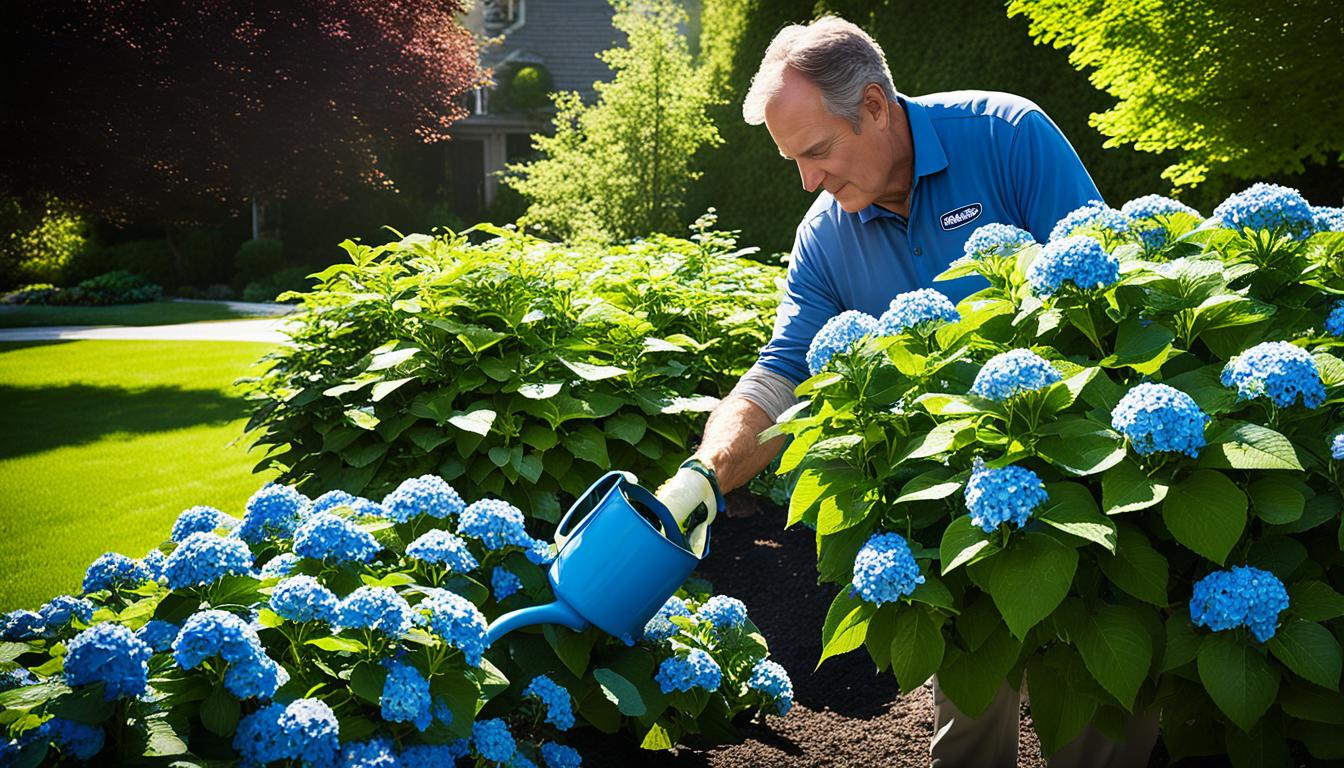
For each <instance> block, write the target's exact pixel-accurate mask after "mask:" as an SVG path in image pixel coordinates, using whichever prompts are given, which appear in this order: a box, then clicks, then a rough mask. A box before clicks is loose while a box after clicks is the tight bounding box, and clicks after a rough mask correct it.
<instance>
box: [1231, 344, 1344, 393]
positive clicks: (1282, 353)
mask: <svg viewBox="0 0 1344 768" xmlns="http://www.w3.org/2000/svg"><path fill="white" fill-rule="evenodd" d="M1222 382H1223V386H1225V387H1233V388H1235V389H1236V390H1237V397H1238V398H1239V399H1242V400H1250V399H1252V398H1256V397H1261V396H1264V397H1268V398H1269V399H1270V401H1271V402H1273V403H1274V404H1275V405H1277V406H1278V407H1280V408H1287V407H1289V406H1290V405H1292V404H1294V403H1296V402H1297V401H1298V400H1299V399H1300V400H1301V401H1302V405H1303V406H1305V407H1307V408H1316V407H1317V406H1319V405H1320V404H1321V402H1322V401H1324V400H1325V385H1324V384H1322V383H1321V374H1320V371H1318V370H1317V368H1316V361H1315V360H1313V359H1312V357H1311V354H1310V353H1308V352H1307V351H1306V350H1305V349H1302V348H1301V347H1298V346H1294V345H1293V344H1289V343H1288V342H1286V341H1266V342H1264V343H1262V344H1256V345H1255V346H1254V347H1251V348H1250V349H1248V350H1246V351H1245V352H1242V353H1241V354H1240V355H1237V356H1236V357H1234V358H1232V360H1231V361H1229V362H1228V364H1227V366H1226V367H1224V368H1223V375H1222Z"/></svg>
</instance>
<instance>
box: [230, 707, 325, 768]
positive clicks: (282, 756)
mask: <svg viewBox="0 0 1344 768" xmlns="http://www.w3.org/2000/svg"><path fill="white" fill-rule="evenodd" d="M233 748H234V749H235V750H236V751H237V752H238V754H239V756H240V757H241V758H242V764H243V765H244V766H264V765H268V764H270V763H273V762H276V761H279V760H302V761H303V763H304V765H305V766H311V768H335V766H336V764H337V763H336V756H337V755H338V754H339V753H340V749H341V743H340V726H339V724H338V722H337V720H336V713H334V712H332V710H331V707H329V706H327V703H326V702H324V701H322V700H321V699H295V700H294V701H291V702H290V703H289V704H288V705H281V704H268V705H267V706H265V707H262V708H261V709H259V710H257V711H256V712H253V713H252V714H250V715H248V716H246V717H244V718H243V719H242V720H240V721H238V729H237V730H236V731H235V732H234V735H233Z"/></svg>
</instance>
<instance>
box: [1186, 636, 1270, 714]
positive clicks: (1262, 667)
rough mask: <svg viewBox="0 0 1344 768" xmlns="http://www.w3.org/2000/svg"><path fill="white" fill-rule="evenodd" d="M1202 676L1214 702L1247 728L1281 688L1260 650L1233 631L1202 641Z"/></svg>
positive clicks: (1199, 659) (1266, 707)
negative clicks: (1239, 637)
mask: <svg viewBox="0 0 1344 768" xmlns="http://www.w3.org/2000/svg"><path fill="white" fill-rule="evenodd" d="M1197 667H1198V669H1199V680H1200V682H1202V683H1203V684H1204V690H1206V691H1208V692H1209V697H1210V698H1212V699H1213V703H1214V704H1217V705H1218V709H1220V710H1222V712H1223V714H1224V715H1227V717H1228V719H1229V720H1231V721H1232V722H1233V723H1236V725H1237V727H1238V728H1240V729H1241V730H1243V731H1250V730H1251V728H1252V727H1254V725H1255V723H1256V721H1257V720H1259V719H1260V716H1261V715H1263V714H1265V711H1266V710H1268V709H1269V707H1270V705H1271V704H1273V703H1274V697H1275V695H1277V694H1278V692H1279V676H1278V673H1277V672H1275V671H1274V668H1273V667H1271V666H1270V665H1269V662H1267V661H1265V657H1264V655H1262V654H1261V653H1260V651H1258V650H1256V649H1254V648H1252V647H1250V646H1249V645H1247V644H1246V642H1245V641H1243V640H1240V639H1238V638H1237V637H1236V636H1235V635H1234V634H1232V633H1231V632H1214V633H1213V634H1211V635H1209V636H1207V637H1205V638H1204V642H1202V643H1200V646H1199V656H1198V662H1197Z"/></svg>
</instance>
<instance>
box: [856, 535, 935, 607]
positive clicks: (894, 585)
mask: <svg viewBox="0 0 1344 768" xmlns="http://www.w3.org/2000/svg"><path fill="white" fill-rule="evenodd" d="M923 583H924V574H922V573H920V572H919V564H918V563H916V562H915V556H914V554H913V553H912V552H911V551H910V545H909V544H908V543H906V541H905V537H904V536H902V535H900V534H899V533H876V534H873V535H872V536H871V537H869V539H868V541H867V542H865V543H864V545H863V546H862V547H860V548H859V553H858V554H857V555H856V556H855V557H854V591H855V592H857V593H858V595H859V597H862V598H863V599H864V600H865V601H867V602H870V603H874V604H876V605H882V604H883V603H894V602H896V601H897V600H900V599H901V598H902V597H904V596H906V595H908V594H910V593H911V592H914V591H915V587H918V586H919V585H920V584H923Z"/></svg>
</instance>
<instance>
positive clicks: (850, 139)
mask: <svg viewBox="0 0 1344 768" xmlns="http://www.w3.org/2000/svg"><path fill="white" fill-rule="evenodd" d="M859 111H860V131H859V133H855V132H854V127H853V126H852V125H851V124H850V122H849V121H848V120H846V119H844V118H842V117H837V116H835V115H833V114H831V113H830V112H829V111H828V110H827V109H826V105H825V103H824V102H823V101H822V98H821V90H820V89H818V88H817V87H816V86H815V85H813V84H812V83H811V82H810V81H809V80H808V79H807V78H805V77H803V76H802V75H800V74H798V73H797V72H795V71H793V70H791V69H789V70H785V72H784V84H783V87H781V88H780V90H779V92H778V93H776V94H775V95H774V96H773V97H772V98H771V99H770V101H769V102H768V103H767V104H766V106H765V127H766V129H767V130H769V131H770V137H771V138H773V139H774V140H775V145H776V146H777V147H779V153H780V154H781V155H783V156H784V157H785V159H788V160H792V161H794V162H795V163H797V164H798V174H799V175H800V176H801V177H802V181H803V189H806V190H807V191H808V192H816V191H817V189H818V188H821V189H825V190H826V191H827V192H830V193H831V194H832V195H833V196H834V197H835V199H836V202H838V203H839V204H840V207H841V208H843V209H844V210H845V211H847V212H849V213H857V212H858V211H861V210H863V209H864V208H866V207H868V206H869V205H871V204H872V203H873V202H875V201H876V200H878V199H879V198H880V197H882V196H883V195H884V193H885V192H886V191H887V188H888V186H889V184H890V182H891V169H892V167H893V158H892V147H891V143H890V141H887V140H884V136H885V130H884V129H885V128H886V127H887V125H889V124H890V123H889V110H887V111H882V114H879V115H874V114H873V113H872V110H870V109H868V108H867V105H865V106H864V107H863V108H861V109H860V110H859Z"/></svg>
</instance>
